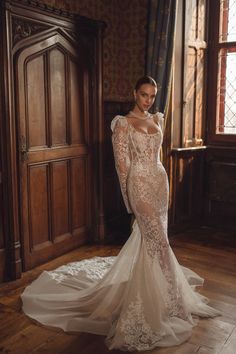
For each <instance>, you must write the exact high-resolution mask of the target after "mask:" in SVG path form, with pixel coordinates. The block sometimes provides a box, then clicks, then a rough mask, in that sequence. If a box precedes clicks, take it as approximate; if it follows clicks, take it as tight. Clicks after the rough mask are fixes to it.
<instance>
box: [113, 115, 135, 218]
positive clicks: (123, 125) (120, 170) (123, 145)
mask: <svg viewBox="0 0 236 354" xmlns="http://www.w3.org/2000/svg"><path fill="white" fill-rule="evenodd" d="M111 127H112V130H113V134H112V145H113V151H114V158H115V166H116V171H117V174H118V177H119V182H120V188H121V192H122V196H123V200H124V203H125V206H126V209H127V212H128V213H129V214H131V213H132V210H131V207H130V205H129V199H128V193H127V177H128V173H129V168H130V151H129V146H128V125H127V122H126V121H125V119H124V118H120V119H117V117H115V118H114V120H113V122H112V125H111Z"/></svg>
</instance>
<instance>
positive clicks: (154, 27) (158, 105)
mask: <svg viewBox="0 0 236 354" xmlns="http://www.w3.org/2000/svg"><path fill="white" fill-rule="evenodd" d="M176 6H177V0H149V14H148V40H147V57H146V73H147V75H150V76H152V77H153V78H154V79H155V80H156V82H157V87H158V92H157V97H156V101H155V103H154V106H153V110H154V111H157V110H158V111H160V112H166V111H167V107H166V106H167V103H168V96H169V92H170V78H171V68H172V53H173V44H174V30H175V18H176Z"/></svg>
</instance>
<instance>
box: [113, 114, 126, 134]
mask: <svg viewBox="0 0 236 354" xmlns="http://www.w3.org/2000/svg"><path fill="white" fill-rule="evenodd" d="M117 125H119V126H122V127H125V126H127V120H126V116H121V115H117V116H115V117H114V118H113V119H112V121H111V130H112V131H114V129H115V127H116V126H117Z"/></svg>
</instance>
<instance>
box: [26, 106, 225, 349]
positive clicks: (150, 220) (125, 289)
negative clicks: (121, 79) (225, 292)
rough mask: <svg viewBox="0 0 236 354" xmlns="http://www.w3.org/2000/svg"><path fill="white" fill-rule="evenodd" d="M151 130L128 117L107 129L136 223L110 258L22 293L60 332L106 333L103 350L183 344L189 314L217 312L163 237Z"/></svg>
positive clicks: (162, 194)
mask: <svg viewBox="0 0 236 354" xmlns="http://www.w3.org/2000/svg"><path fill="white" fill-rule="evenodd" d="M157 118H158V121H159V124H158V127H157V129H158V130H157V132H156V133H153V134H149V133H145V132H142V131H139V130H137V129H136V128H135V127H134V126H132V125H131V123H129V122H128V120H127V119H126V117H123V116H116V117H115V118H114V119H113V121H112V124H111V128H112V131H113V136H112V141H113V149H114V156H115V162H116V169H117V172H118V176H119V181H120V185H121V191H122V195H123V199H124V202H125V205H126V208H127V211H128V212H133V213H134V215H135V217H136V220H135V222H134V224H133V229H132V233H131V235H130V237H129V239H128V241H127V242H126V244H125V245H124V246H123V248H122V249H121V251H120V253H119V255H118V256H116V257H95V258H91V259H86V260H82V261H79V262H74V263H70V264H67V265H65V266H62V267H59V268H57V269H56V270H54V271H49V272H48V271H44V272H43V273H42V274H41V275H40V276H39V278H38V279H36V280H35V281H34V282H33V283H32V284H31V285H30V286H28V287H27V288H26V289H25V291H24V293H23V294H22V301H23V311H24V312H25V313H26V314H27V315H28V316H30V317H32V318H34V319H36V320H37V321H39V322H41V323H43V324H45V325H50V326H56V327H60V328H62V329H63V330H64V331H72V332H74V331H78V332H89V333H95V334H100V335H104V336H106V344H107V346H108V347H109V349H113V348H119V349H121V350H126V351H134V350H140V351H141V350H150V349H153V348H154V347H157V346H159V347H163V346H172V345H177V344H180V343H182V342H183V341H185V340H187V339H188V337H189V336H190V334H191V330H192V328H193V326H194V325H195V324H196V320H195V318H194V317H195V315H197V316H202V317H213V316H216V315H218V314H219V312H218V311H217V310H215V309H213V308H212V307H210V306H208V305H207V304H206V303H207V299H206V298H205V297H203V296H202V295H200V294H199V293H197V292H195V291H194V290H195V287H196V286H199V285H202V283H203V279H202V278H201V277H199V276H198V275H197V274H196V273H194V272H193V271H191V270H189V269H187V268H184V267H181V266H180V265H179V263H178V262H177V260H176V258H175V256H174V254H173V252H172V250H171V248H170V245H169V242H168V238H167V210H168V179H167V175H166V172H165V170H164V167H163V165H162V163H161V162H160V159H159V152H160V147H161V144H162V139H163V134H162V129H161V125H162V121H163V118H162V114H161V113H159V114H157Z"/></svg>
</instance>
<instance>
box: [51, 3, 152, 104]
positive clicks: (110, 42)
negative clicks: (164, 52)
mask: <svg viewBox="0 0 236 354" xmlns="http://www.w3.org/2000/svg"><path fill="white" fill-rule="evenodd" d="M44 2H45V3H46V4H48V5H50V6H55V7H57V8H58V7H59V8H63V9H66V10H68V11H72V12H75V13H78V14H79V15H82V16H86V17H90V18H93V19H96V20H102V21H104V22H106V24H107V28H106V30H105V33H104V53H103V64H104V73H103V77H104V82H103V88H104V100H105V101H118V102H126V101H129V100H132V91H133V86H134V84H135V82H136V81H137V78H139V77H140V76H142V75H143V74H144V70H145V51H146V25H147V12H148V0H129V1H124V0H103V1H97V0H80V1H77V0H44Z"/></svg>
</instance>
